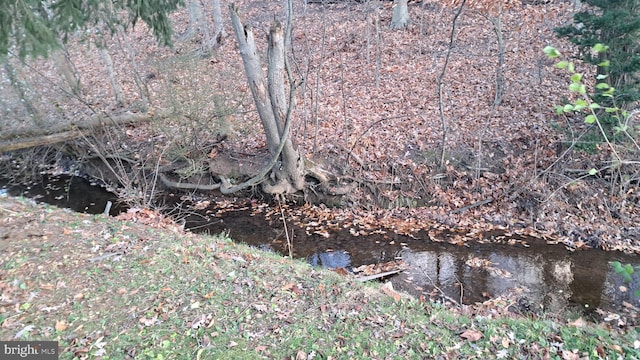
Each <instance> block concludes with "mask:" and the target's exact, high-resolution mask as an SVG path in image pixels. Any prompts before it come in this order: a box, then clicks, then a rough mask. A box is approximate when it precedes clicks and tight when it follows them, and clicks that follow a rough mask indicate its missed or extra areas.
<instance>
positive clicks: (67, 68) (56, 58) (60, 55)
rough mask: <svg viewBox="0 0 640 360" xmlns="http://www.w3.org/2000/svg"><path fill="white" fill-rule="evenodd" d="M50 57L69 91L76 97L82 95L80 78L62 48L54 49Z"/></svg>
mask: <svg viewBox="0 0 640 360" xmlns="http://www.w3.org/2000/svg"><path fill="white" fill-rule="evenodd" d="M51 58H52V59H53V63H54V64H55V66H56V69H57V70H58V72H59V73H60V75H61V76H62V78H63V79H64V80H65V83H66V84H67V85H68V86H69V91H70V92H71V93H72V94H73V95H76V96H78V97H80V96H82V90H81V87H80V78H78V74H77V73H76V70H75V68H74V66H73V64H72V63H71V60H70V59H69V56H68V55H67V52H66V50H65V49H64V48H61V49H57V50H54V51H53V52H52V53H51Z"/></svg>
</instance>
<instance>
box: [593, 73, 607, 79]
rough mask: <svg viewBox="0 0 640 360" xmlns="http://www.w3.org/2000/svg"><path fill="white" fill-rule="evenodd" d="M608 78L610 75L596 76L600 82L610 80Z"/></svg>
mask: <svg viewBox="0 0 640 360" xmlns="http://www.w3.org/2000/svg"><path fill="white" fill-rule="evenodd" d="M608 77H609V75H606V74H598V75H597V76H596V79H598V80H604V79H606V78H608Z"/></svg>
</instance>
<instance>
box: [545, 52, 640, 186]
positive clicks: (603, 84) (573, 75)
mask: <svg viewBox="0 0 640 360" xmlns="http://www.w3.org/2000/svg"><path fill="white" fill-rule="evenodd" d="M608 49H609V47H608V46H606V45H603V44H600V43H598V44H595V45H594V46H593V48H591V51H592V52H593V53H596V54H602V53H606V51H607V50H608ZM543 51H544V53H545V54H546V55H547V57H549V58H550V59H560V60H559V61H558V62H557V63H556V65H555V67H556V68H558V69H565V70H566V71H567V73H568V74H569V76H570V78H569V79H570V84H569V91H570V92H571V93H573V94H576V95H577V97H576V99H575V100H574V101H568V102H566V103H565V104H564V105H559V106H556V108H555V110H556V113H557V114H558V115H563V114H569V113H574V114H583V115H584V122H585V123H586V124H589V125H595V126H596V127H597V129H598V131H599V132H600V135H601V136H602V138H603V140H604V142H605V143H606V144H607V146H608V148H609V149H610V151H611V154H612V162H611V164H610V165H608V166H606V167H605V168H602V169H600V170H596V169H594V168H592V169H590V170H589V171H588V173H589V175H596V174H597V173H598V172H600V171H602V170H605V169H619V168H620V167H621V166H622V165H624V164H630V165H637V164H638V163H639V162H638V161H635V160H631V161H629V160H625V159H623V158H622V156H621V155H620V154H619V153H618V151H617V150H616V147H615V146H614V144H613V143H612V141H611V137H612V136H622V137H624V138H625V139H627V140H629V141H630V142H631V143H632V144H633V147H634V149H635V152H636V154H637V153H638V152H639V151H640V145H638V143H637V142H636V140H635V138H634V137H633V136H632V134H631V133H632V132H633V129H632V128H631V127H630V125H629V121H630V118H631V116H630V114H629V112H628V111H626V110H625V109H622V108H620V107H617V106H616V100H615V94H616V89H615V88H614V87H613V86H611V85H609V84H608V83H607V81H606V79H607V78H608V75H606V74H599V75H598V76H597V77H596V84H595V85H594V86H593V87H592V88H591V89H589V88H588V87H587V85H586V84H585V82H584V75H583V74H582V73H580V72H577V71H576V68H575V64H574V62H573V61H569V60H565V59H562V54H561V53H560V52H559V51H558V50H557V49H556V48H554V47H552V46H547V47H545V48H544V50H543ZM609 65H610V62H609V61H608V60H605V61H602V62H600V63H598V64H597V66H598V68H607V67H609ZM596 92H597V93H598V94H599V95H600V97H604V98H609V99H610V100H611V102H610V103H611V106H603V105H601V104H599V103H598V102H596V101H595V100H594V98H593V97H592V96H590V95H589V94H590V93H596ZM603 118H605V119H606V122H605V120H603ZM609 126H610V129H611V131H612V132H610V131H608V128H609Z"/></svg>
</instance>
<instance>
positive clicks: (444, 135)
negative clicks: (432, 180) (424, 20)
mask: <svg viewBox="0 0 640 360" xmlns="http://www.w3.org/2000/svg"><path fill="white" fill-rule="evenodd" d="M466 2H467V0H462V2H461V3H460V7H459V8H458V11H457V12H456V15H455V16H454V17H453V23H452V25H451V37H450V38H449V48H448V49H447V56H446V57H445V60H444V65H443V66H442V72H441V73H440V76H439V77H438V105H439V106H438V108H439V110H440V120H441V122H442V152H441V153H440V167H442V168H444V154H445V150H444V148H445V145H446V142H447V120H446V119H445V118H444V103H443V100H442V97H443V96H442V89H443V87H444V77H445V75H446V74H447V66H448V65H449V59H450V58H451V50H453V42H454V41H455V38H456V24H457V21H458V17H459V16H460V14H461V13H462V9H463V8H464V4H466Z"/></svg>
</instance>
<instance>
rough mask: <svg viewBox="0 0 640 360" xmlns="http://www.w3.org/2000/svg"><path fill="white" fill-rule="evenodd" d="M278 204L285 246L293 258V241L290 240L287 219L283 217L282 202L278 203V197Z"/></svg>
mask: <svg viewBox="0 0 640 360" xmlns="http://www.w3.org/2000/svg"><path fill="white" fill-rule="evenodd" d="M278 206H279V207H280V215H281V216H282V224H284V235H285V236H286V237H287V247H288V248H289V257H290V258H291V259H293V242H292V241H291V237H289V230H288V229H287V220H286V219H285V217H284V209H283V208H282V204H281V203H280V199H278Z"/></svg>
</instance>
